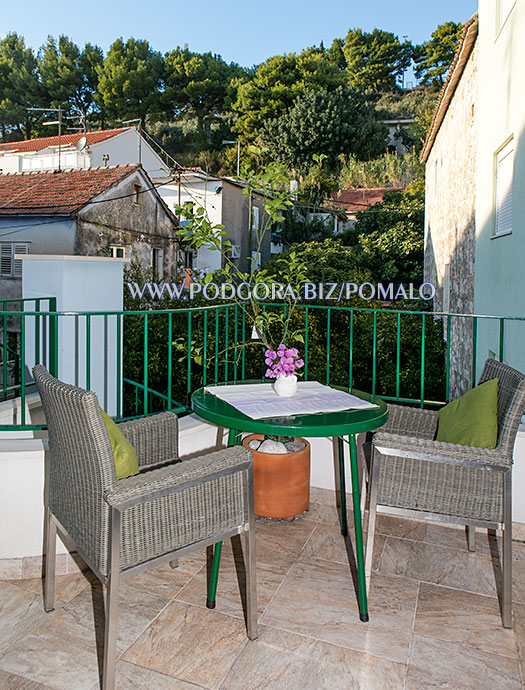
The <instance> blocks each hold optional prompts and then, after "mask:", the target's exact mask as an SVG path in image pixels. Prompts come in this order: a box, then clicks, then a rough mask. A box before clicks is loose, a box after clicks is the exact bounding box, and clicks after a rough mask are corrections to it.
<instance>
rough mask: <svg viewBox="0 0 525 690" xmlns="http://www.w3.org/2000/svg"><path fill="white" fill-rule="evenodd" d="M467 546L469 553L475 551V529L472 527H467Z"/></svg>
mask: <svg viewBox="0 0 525 690" xmlns="http://www.w3.org/2000/svg"><path fill="white" fill-rule="evenodd" d="M467 544H468V550H469V551H475V550H476V528H475V527H474V526H473V525H467Z"/></svg>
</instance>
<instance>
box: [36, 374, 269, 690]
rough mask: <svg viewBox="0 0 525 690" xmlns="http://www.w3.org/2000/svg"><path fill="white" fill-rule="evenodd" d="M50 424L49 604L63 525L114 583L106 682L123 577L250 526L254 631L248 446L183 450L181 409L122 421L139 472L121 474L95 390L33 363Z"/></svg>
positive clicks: (252, 602) (252, 629)
mask: <svg viewBox="0 0 525 690" xmlns="http://www.w3.org/2000/svg"><path fill="white" fill-rule="evenodd" d="M33 374H34V378H35V382H36V384H37V386H38V390H39V392H40V397H41V399H42V405H43V408H44V413H45V416H46V421H47V426H48V432H49V450H50V458H49V462H48V470H47V477H46V517H45V529H46V537H45V584H44V607H45V609H46V611H50V610H52V609H53V608H54V574H55V547H56V533H57V528H58V531H59V533H60V534H61V536H64V538H65V540H66V543H68V545H71V546H72V547H73V548H74V549H75V550H76V551H77V552H78V553H79V554H80V556H81V557H82V558H83V559H84V560H85V562H86V563H87V564H88V565H89V567H90V568H91V569H92V570H93V572H94V573H95V575H96V576H97V577H98V578H99V580H100V581H101V582H102V583H103V584H104V585H105V586H106V588H107V600H106V615H105V639H104V660H103V673H102V688H103V690H110V689H111V688H113V687H114V685H115V664H116V640H117V612H118V588H119V580H120V579H122V578H125V577H127V576H130V575H133V574H136V573H137V572H140V571H143V570H146V569H148V568H151V567H156V566H157V565H160V564H161V563H164V562H167V561H172V560H174V559H176V558H177V557H178V556H180V555H183V554H184V553H186V552H188V551H191V550H193V549H197V548H203V547H206V546H209V545H212V544H215V543H217V542H220V541H222V540H223V539H227V538H229V537H232V536H234V535H236V534H240V533H241V532H243V533H244V535H245V553H246V589H247V592H246V608H247V610H246V621H247V632H248V637H249V638H250V639H255V638H256V637H257V620H256V611H257V606H256V585H255V529H254V526H255V525H254V513H253V468H252V460H251V454H250V453H249V452H248V451H246V450H245V449H244V448H242V446H236V447H233V448H227V449H224V450H219V451H216V452H212V453H208V454H207V455H203V456H200V457H198V458H194V459H192V460H188V461H185V462H177V461H176V462H172V463H170V464H167V465H165V466H162V467H160V468H158V469H149V466H151V465H154V464H158V463H159V462H161V461H166V460H169V459H171V460H176V459H178V424H177V417H176V415H174V414H172V413H170V412H164V413H161V414H158V415H154V416H151V417H147V418H143V419H139V420H136V421H131V422H125V423H122V424H120V425H119V428H120V430H121V431H122V432H123V434H124V435H125V436H126V438H127V439H128V440H129V441H130V442H131V444H132V445H133V446H134V448H135V450H136V453H137V458H138V463H139V468H142V470H143V471H141V473H140V474H138V475H136V476H133V477H129V478H127V479H121V480H119V481H117V480H116V478H115V467H114V461H113V453H112V450H111V444H110V441H109V437H108V434H107V431H106V427H105V424H104V421H103V418H102V415H101V413H100V408H99V406H98V401H97V396H96V395H95V393H93V392H90V391H85V390H82V389H80V388H76V387H74V386H70V385H67V384H64V383H62V382H60V381H57V380H56V379H55V378H53V377H52V376H51V375H50V374H49V373H48V372H47V371H46V369H45V368H44V367H42V366H36V367H35V368H34V369H33Z"/></svg>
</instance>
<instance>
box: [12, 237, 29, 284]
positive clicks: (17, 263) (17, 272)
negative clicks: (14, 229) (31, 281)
mask: <svg viewBox="0 0 525 690" xmlns="http://www.w3.org/2000/svg"><path fill="white" fill-rule="evenodd" d="M28 253H29V252H28V249H27V244H21V243H17V244H14V245H13V275H14V276H17V277H19V278H20V277H22V259H15V258H14V255H15V254H28Z"/></svg>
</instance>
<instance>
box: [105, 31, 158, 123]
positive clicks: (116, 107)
mask: <svg viewBox="0 0 525 690" xmlns="http://www.w3.org/2000/svg"><path fill="white" fill-rule="evenodd" d="M96 69H97V73H98V75H99V84H98V102H99V103H100V105H102V106H103V107H104V108H105V109H106V111H107V115H108V117H110V118H113V120H122V119H126V118H135V117H138V118H141V119H142V120H144V119H145V117H146V114H148V113H151V112H154V111H156V110H158V109H159V107H160V105H159V101H160V89H161V88H162V80H163V62H162V56H161V55H160V53H157V52H156V51H154V50H152V49H151V47H150V45H149V43H148V41H139V40H136V39H134V38H129V39H128V40H127V41H126V43H124V41H123V40H122V38H118V39H117V40H116V41H115V42H114V43H113V45H112V46H111V47H110V49H109V52H108V54H107V56H106V59H105V60H104V64H103V65H102V66H101V67H100V66H99V67H97V68H96Z"/></svg>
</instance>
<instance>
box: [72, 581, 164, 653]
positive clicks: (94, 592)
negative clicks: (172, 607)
mask: <svg viewBox="0 0 525 690" xmlns="http://www.w3.org/2000/svg"><path fill="white" fill-rule="evenodd" d="M168 601H169V599H167V598H166V597H159V596H158V595H156V594H149V593H148V592H143V591H141V590H138V589H134V588H133V587H129V586H127V585H126V584H121V586H120V597H119V609H118V638H117V649H118V651H119V653H120V654H122V653H123V652H124V651H125V650H126V649H127V648H128V647H129V646H130V645H131V644H132V643H133V642H134V641H135V640H136V639H137V637H139V635H141V634H142V633H143V632H144V630H146V628H147V627H148V625H149V624H150V623H151V621H152V620H153V619H154V618H155V617H156V616H157V615H158V614H159V613H160V611H162V609H163V608H164V607H165V606H166V604H167V603H168ZM64 611H65V612H67V613H68V614H69V615H70V616H71V618H72V619H73V620H75V621H76V622H78V623H79V624H81V625H83V626H85V627H86V628H88V629H89V630H90V631H93V627H94V625H95V626H96V630H97V635H98V636H99V639H100V640H103V638H104V623H105V616H104V604H103V598H102V588H101V586H100V585H98V584H95V586H94V588H93V589H92V588H89V589H86V590H84V591H83V592H81V593H80V594H78V595H77V596H76V597H75V598H74V599H72V600H71V601H70V602H69V603H67V604H64Z"/></svg>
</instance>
